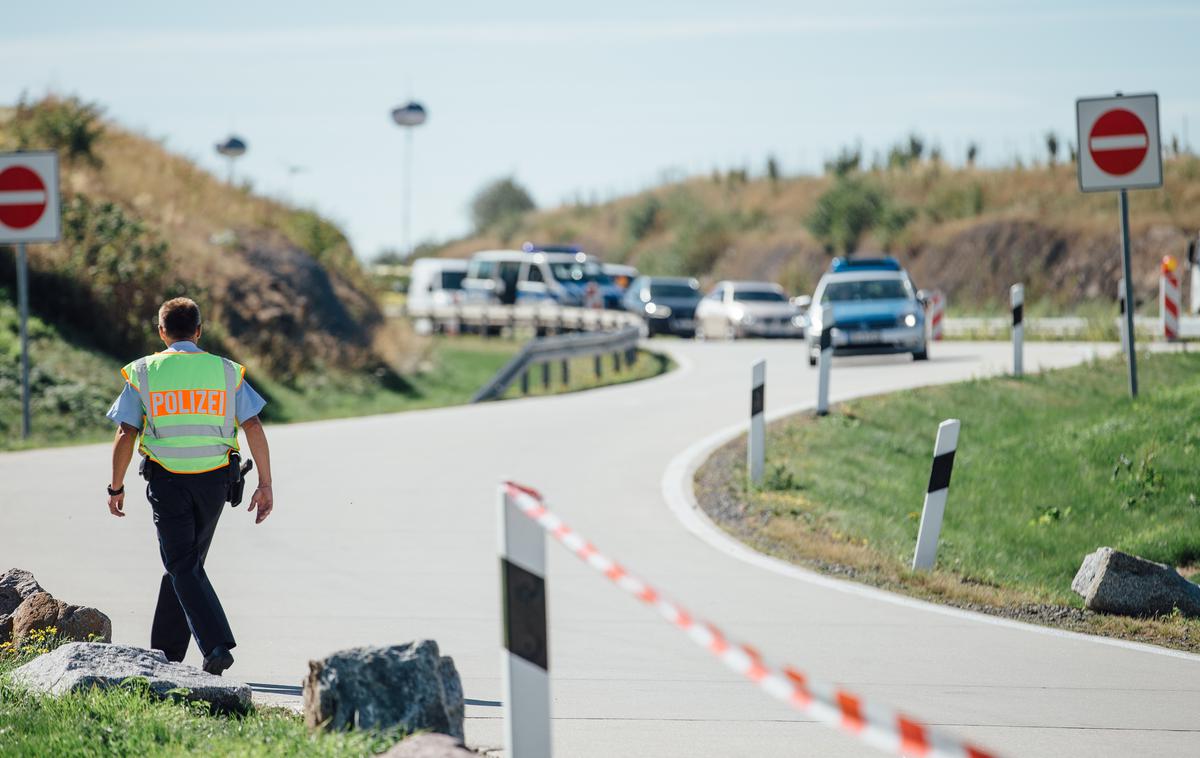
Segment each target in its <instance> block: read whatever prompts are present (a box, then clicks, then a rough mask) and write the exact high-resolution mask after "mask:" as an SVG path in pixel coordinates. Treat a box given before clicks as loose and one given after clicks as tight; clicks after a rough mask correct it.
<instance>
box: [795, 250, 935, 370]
mask: <svg viewBox="0 0 1200 758" xmlns="http://www.w3.org/2000/svg"><path fill="white" fill-rule="evenodd" d="M825 305H829V306H831V307H832V309H833V325H832V328H833V333H832V337H833V352H834V355H864V354H887V353H912V356H913V359H914V360H918V361H923V360H926V359H927V358H928V357H929V351H928V345H927V342H926V336H925V309H924V307H923V305H922V303H921V300H920V298H919V297H918V293H917V290H916V288H914V287H913V284H912V281H911V280H910V279H909V276H908V272H907V271H905V270H904V268H903V267H902V266H901V265H900V262H899V261H897V260H896V259H895V258H891V257H886V258H835V259H834V260H833V264H832V265H831V266H830V268H829V271H828V272H826V273H825V275H824V276H822V277H821V281H820V282H819V283H818V284H817V290H816V292H815V293H814V294H813V301H812V307H811V309H810V314H809V318H808V328H807V338H808V363H809V365H812V366H815V365H816V364H817V356H818V354H819V353H820V337H821V330H822V329H823V328H824V327H825V324H823V323H822V320H821V319H822V316H821V313H822V308H823V307H824V306H825Z"/></svg>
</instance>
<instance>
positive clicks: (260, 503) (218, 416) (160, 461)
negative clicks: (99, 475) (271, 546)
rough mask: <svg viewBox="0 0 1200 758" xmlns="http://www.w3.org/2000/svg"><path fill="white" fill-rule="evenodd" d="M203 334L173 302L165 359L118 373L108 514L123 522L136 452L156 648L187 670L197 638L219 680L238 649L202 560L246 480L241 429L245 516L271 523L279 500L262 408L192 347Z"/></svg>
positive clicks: (161, 320) (187, 307) (236, 368)
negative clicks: (150, 526) (148, 523)
mask: <svg viewBox="0 0 1200 758" xmlns="http://www.w3.org/2000/svg"><path fill="white" fill-rule="evenodd" d="M200 331H201V325H200V308H199V307H198V306H197V305H196V303H195V302H193V301H192V300H189V299H188V298H186V297H177V298H175V299H173V300H168V301H167V302H165V303H163V305H162V307H161V308H160V309H159V311H158V336H159V337H161V338H162V341H163V342H164V343H165V344H166V346H167V349H166V350H165V351H163V352H160V353H155V354H154V355H149V356H146V357H145V358H141V359H139V360H136V361H134V362H133V363H130V364H129V365H127V366H126V367H125V368H123V369H122V370H121V375H122V377H124V379H125V388H124V390H123V391H122V393H121V395H120V397H118V398H117V400H116V402H114V403H113V405H112V408H110V409H109V411H108V418H110V419H112V420H113V421H115V422H116V423H117V425H118V426H117V436H116V439H115V440H114V441H113V451H112V470H113V473H112V481H111V482H110V483H109V485H108V510H109V511H111V512H112V514H113V515H114V516H121V517H123V516H124V515H125V510H124V508H125V485H124V480H125V473H126V471H127V470H128V468H129V462H130V460H131V459H132V458H133V450H134V445H135V442H136V444H137V449H138V452H139V453H140V454H141V455H142V456H143V461H142V467H143V468H142V472H143V476H145V478H146V479H147V481H148V483H147V485H146V498H147V499H148V500H149V501H150V506H151V508H152V509H153V511H154V525H155V527H156V529H157V530H158V546H159V552H160V553H161V554H162V562H163V567H164V568H165V569H166V573H165V574H164V575H163V577H162V583H161V585H160V587H159V592H158V605H157V607H156V608H155V611H154V624H153V626H152V628H151V631H150V646H151V647H152V648H154V649H156V650H161V651H163V653H165V654H166V656H167V659H168V660H172V661H182V660H183V657H184V655H185V654H186V653H187V648H188V640H189V639H190V638H191V637H195V638H196V644H197V646H198V647H199V648H200V653H201V654H202V655H203V656H204V664H203V667H204V670H205V671H207V672H209V673H210V674H218V675H219V674H220V673H221V672H223V671H225V670H226V669H228V668H229V667H230V666H231V665H233V655H232V653H230V650H231V649H232V648H233V647H234V645H235V644H236V643H235V641H234V638H233V632H232V631H231V630H230V629H229V621H228V620H227V619H226V618H225V611H224V610H223V609H222V608H221V601H220V600H218V599H217V593H216V591H215V590H214V589H213V586H212V584H211V583H210V582H209V580H208V575H207V574H206V573H205V572H204V559H205V558H206V557H207V555H208V548H209V545H210V544H212V538H213V532H214V531H215V530H216V527H217V519H218V518H220V516H221V511H222V510H223V509H224V505H225V502H226V499H227V497H228V495H229V492H230V486H231V483H232V482H233V481H234V480H235V478H236V476H237V475H238V474H240V472H237V471H236V469H237V468H238V466H237V463H236V462H237V458H236V457H235V458H234V459H233V461H232V464H231V460H230V454H231V453H236V452H237V451H238V427H239V426H240V427H241V429H242V431H244V432H245V433H246V441H247V442H248V443H249V445H250V452H251V453H252V454H253V456H254V461H255V462H256V463H257V466H258V472H259V473H258V488H257V489H255V490H254V495H253V496H252V497H251V498H250V508H249V510H251V511H257V515H256V518H255V523H256V524H261V523H262V522H263V519H265V518H266V517H267V516H268V515H269V514H270V513H271V509H272V508H273V506H274V499H273V497H272V494H271V455H270V451H269V449H268V447H267V437H266V434H265V433H264V432H263V426H262V422H261V421H259V419H258V414H259V412H260V411H262V409H263V406H264V405H266V402H265V401H264V400H263V399H262V397H261V396H259V394H258V393H257V392H255V391H254V389H253V388H252V387H251V386H250V384H249V383H248V382H246V381H245V378H244V377H245V372H246V370H245V368H243V367H242V366H241V365H239V364H237V363H234V362H233V361H231V360H229V359H228V358H222V357H220V356H216V355H213V354H211V353H206V352H204V351H203V350H201V349H200V348H199V347H197V346H196V343H197V342H198V341H199V339H200ZM139 437H140V439H139Z"/></svg>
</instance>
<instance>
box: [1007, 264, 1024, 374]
mask: <svg viewBox="0 0 1200 758" xmlns="http://www.w3.org/2000/svg"><path fill="white" fill-rule="evenodd" d="M1008 294H1009V299H1010V300H1011V301H1012V341H1013V376H1022V375H1023V374H1024V373H1025V323H1024V322H1025V285H1024V284H1014V285H1013V286H1012V287H1011V288H1010V289H1009V291H1008Z"/></svg>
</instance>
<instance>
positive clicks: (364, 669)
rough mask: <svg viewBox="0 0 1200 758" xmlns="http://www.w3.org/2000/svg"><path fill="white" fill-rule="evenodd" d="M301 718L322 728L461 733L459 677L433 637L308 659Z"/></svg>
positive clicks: (461, 695) (458, 737)
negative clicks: (392, 728) (393, 729)
mask: <svg viewBox="0 0 1200 758" xmlns="http://www.w3.org/2000/svg"><path fill="white" fill-rule="evenodd" d="M308 669H309V671H308V678H306V679H305V680H304V721H305V723H307V724H308V725H309V726H310V727H321V728H324V729H350V728H355V729H388V728H391V727H400V728H402V729H405V730H407V731H409V732H413V731H418V730H422V731H432V732H440V733H442V734H448V735H450V736H451V737H455V738H457V739H459V740H461V739H462V738H463V691H462V682H461V680H460V679H459V677H458V672H457V671H456V670H455V668H454V661H453V660H451V659H450V658H448V657H445V658H444V657H442V656H441V654H440V653H439V652H438V646H437V643H436V642H434V641H433V640H419V641H417V642H410V643H407V644H404V645H393V646H391V647H360V648H353V649H351V650H343V651H341V652H337V653H334V654H333V655H331V656H329V657H327V658H325V659H324V660H320V661H309V663H308Z"/></svg>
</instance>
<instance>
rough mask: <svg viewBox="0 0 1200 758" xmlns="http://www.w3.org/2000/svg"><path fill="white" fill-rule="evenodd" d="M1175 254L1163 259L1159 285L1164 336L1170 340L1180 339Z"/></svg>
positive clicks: (1177, 278)
mask: <svg viewBox="0 0 1200 758" xmlns="http://www.w3.org/2000/svg"><path fill="white" fill-rule="evenodd" d="M1177 269H1178V262H1177V261H1176V260H1175V256H1173V255H1164V256H1163V259H1162V277H1161V278H1160V279H1159V286H1158V313H1159V318H1160V319H1161V320H1162V336H1163V338H1164V339H1165V340H1167V341H1168V342H1175V341H1176V340H1178V339H1179V299H1180V298H1179V271H1178V270H1177Z"/></svg>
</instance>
